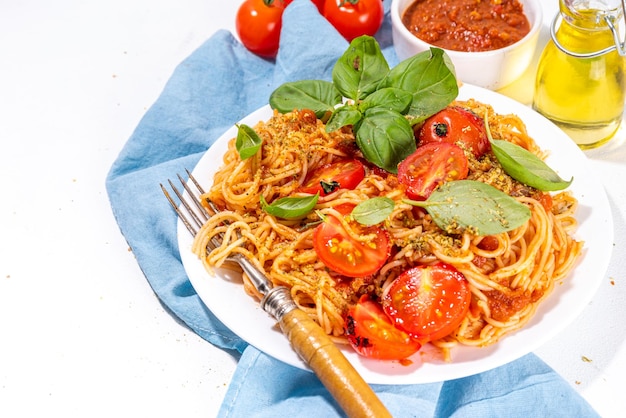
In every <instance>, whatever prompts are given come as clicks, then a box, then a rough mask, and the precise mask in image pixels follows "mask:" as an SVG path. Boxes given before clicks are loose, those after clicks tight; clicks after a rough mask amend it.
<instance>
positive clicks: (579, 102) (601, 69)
mask: <svg viewBox="0 0 626 418" xmlns="http://www.w3.org/2000/svg"><path fill="white" fill-rule="evenodd" d="M559 8H560V13H559V15H557V16H556V17H555V19H554V21H553V23H552V26H551V35H552V39H551V40H550V41H549V43H548V45H547V46H546V48H545V49H544V51H543V53H542V55H541V58H540V60H539V66H538V69H537V78H536V82H535V94H534V99H533V108H534V109H535V110H536V111H538V112H539V113H541V114H543V115H544V116H546V117H547V118H548V119H550V120H552V121H553V122H554V123H555V124H557V125H558V126H559V127H560V128H561V129H563V130H564V131H565V132H566V133H567V134H568V135H569V136H570V137H571V138H572V139H573V140H574V142H576V143H577V144H578V145H579V147H581V148H582V149H589V148H594V147H597V146H599V145H602V144H603V143H605V142H607V141H608V140H610V139H611V137H612V136H613V135H614V134H615V132H616V131H617V129H618V128H619V126H620V123H621V121H622V115H623V112H624V100H625V99H626V80H625V79H624V71H625V70H626V65H625V63H626V59H625V58H624V56H625V55H626V50H625V49H624V43H623V42H622V41H621V40H620V35H619V32H620V26H622V27H623V26H624V21H623V20H622V19H624V18H625V17H624V8H625V4H624V0H621V4H619V2H618V1H616V0H559ZM559 21H560V22H561V23H560V25H559V27H558V29H557V28H556V26H557V24H558V22H559Z"/></svg>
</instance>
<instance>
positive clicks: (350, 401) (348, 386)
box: [279, 308, 391, 418]
mask: <svg viewBox="0 0 626 418" xmlns="http://www.w3.org/2000/svg"><path fill="white" fill-rule="evenodd" d="M279 322H280V327H281V329H282V330H283V333H284V334H285V335H286V336H287V338H288V339H289V341H290V342H291V345H292V347H293V349H294V350H295V351H296V352H297V353H298V354H299V355H300V357H301V358H302V359H303V360H304V361H305V362H306V363H307V364H308V365H309V367H310V368H311V369H312V370H313V371H314V372H315V374H316V375H317V377H318V378H319V379H320V381H321V382H322V384H323V385H324V386H325V387H326V389H327V390H328V392H329V393H330V394H331V395H332V396H333V397H334V398H335V400H336V401H337V402H338V403H339V405H340V406H341V408H342V409H343V411H344V412H345V413H346V414H347V415H348V416H349V417H376V418H379V417H391V414H390V413H389V411H388V410H387V408H385V406H384V405H383V403H382V402H381V401H380V399H378V396H376V394H375V393H374V391H373V390H372V388H371V387H370V386H369V385H368V384H367V383H366V382H365V380H363V378H362V377H361V375H360V374H359V373H358V372H357V371H356V370H355V368H354V367H353V366H352V364H351V363H350V362H349V361H348V359H347V358H346V357H345V356H344V355H343V353H342V352H341V350H339V348H337V346H336V345H335V344H334V343H333V342H332V340H331V339H330V338H329V337H328V335H326V333H325V332H324V330H322V328H321V327H320V326H319V325H318V324H317V323H315V322H314V321H313V320H312V319H311V318H309V316H308V315H307V314H306V313H304V312H303V311H302V310H300V309H297V308H295V309H292V310H290V311H288V312H286V313H285V314H284V315H282V317H281V318H280V320H279Z"/></svg>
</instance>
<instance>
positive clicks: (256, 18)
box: [235, 0, 285, 58]
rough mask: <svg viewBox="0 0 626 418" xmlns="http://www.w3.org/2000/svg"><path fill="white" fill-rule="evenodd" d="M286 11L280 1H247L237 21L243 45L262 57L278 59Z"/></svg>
mask: <svg viewBox="0 0 626 418" xmlns="http://www.w3.org/2000/svg"><path fill="white" fill-rule="evenodd" d="M284 9H285V5H284V3H283V2H282V1H280V0H245V1H244V2H243V3H242V4H241V6H239V10H237V16H236V20H235V29H236V30H237V35H239V39H240V40H241V43H242V44H243V45H244V46H245V47H246V48H247V49H248V50H250V51H251V52H253V53H255V54H257V55H259V56H261V57H264V58H274V57H276V53H277V52H278V44H279V41H280V29H281V27H282V18H283V11H284Z"/></svg>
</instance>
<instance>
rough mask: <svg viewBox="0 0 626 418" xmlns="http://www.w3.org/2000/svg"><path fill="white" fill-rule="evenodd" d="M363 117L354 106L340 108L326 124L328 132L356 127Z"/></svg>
mask: <svg viewBox="0 0 626 418" xmlns="http://www.w3.org/2000/svg"><path fill="white" fill-rule="evenodd" d="M362 117H363V114H362V113H361V112H360V111H359V110H358V109H357V108H356V106H354V105H344V106H341V107H338V108H336V109H335V111H334V112H333V113H332V115H330V119H328V122H326V132H333V131H336V130H337V129H339V128H342V127H344V126H348V125H356V124H357V123H359V121H360V120H361V118H362Z"/></svg>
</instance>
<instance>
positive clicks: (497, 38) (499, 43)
mask: <svg viewBox="0 0 626 418" xmlns="http://www.w3.org/2000/svg"><path fill="white" fill-rule="evenodd" d="M402 22H403V23H404V25H405V26H406V27H407V28H408V29H409V31H411V33H413V34H414V35H415V36H417V37H418V38H420V39H422V40H423V41H426V42H428V43H429V44H432V45H435V46H438V47H440V48H443V49H449V50H454V51H467V52H479V51H490V50H494V49H500V48H504V47H506V46H508V45H511V44H513V43H515V42H517V41H519V40H520V39H522V38H523V37H524V36H526V34H528V32H529V31H530V23H529V22H528V18H527V17H526V15H525V14H524V8H523V6H522V4H520V2H519V1H518V0H417V1H415V2H413V3H412V4H411V5H410V6H409V7H408V8H407V9H406V11H405V12H404V15H403V16H402Z"/></svg>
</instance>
